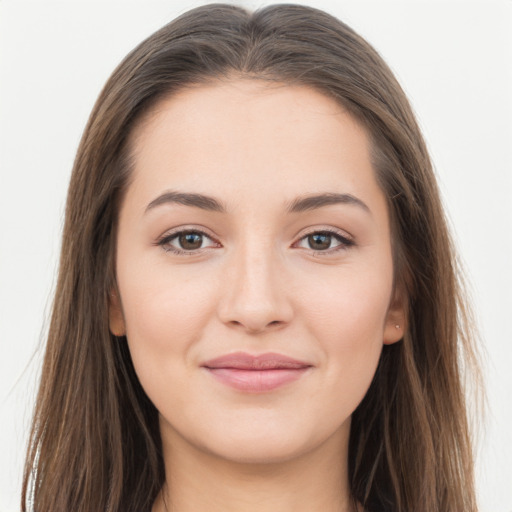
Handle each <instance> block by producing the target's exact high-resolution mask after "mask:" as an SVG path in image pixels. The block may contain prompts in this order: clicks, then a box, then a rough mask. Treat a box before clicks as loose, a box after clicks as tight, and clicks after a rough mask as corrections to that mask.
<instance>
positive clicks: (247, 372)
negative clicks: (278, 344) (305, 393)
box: [201, 352, 312, 393]
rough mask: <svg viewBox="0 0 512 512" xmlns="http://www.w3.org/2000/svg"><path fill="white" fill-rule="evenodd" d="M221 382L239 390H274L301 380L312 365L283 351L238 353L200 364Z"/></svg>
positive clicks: (255, 391) (260, 391)
mask: <svg viewBox="0 0 512 512" xmlns="http://www.w3.org/2000/svg"><path fill="white" fill-rule="evenodd" d="M201 366H202V367H203V368H206V370H207V371H208V372H209V373H210V374H211V375H213V376H214V377H215V378H216V379H218V380H219V381H220V382H222V383H224V384H226V385H228V386H231V387H233V388H235V389H237V390H239V391H246V392H252V393H262V392H265V391H272V390H273V389H276V388H278V387H280V386H283V385H284V384H287V383H289V382H292V381H294V380H297V379H299V378H300V377H302V375H303V374H304V373H305V372H306V371H307V370H308V368H311V367H312V365H311V364H309V363H305V362H304V361H298V360H296V359H292V358H291V357H287V356H284V355H282V354H274V353H267V354H261V355H259V356H252V355H250V354H246V353H244V352H236V353H233V354H228V355H225V356H221V357H217V358H215V359H211V360H210V361H206V362H205V363H203V364H202V365H201Z"/></svg>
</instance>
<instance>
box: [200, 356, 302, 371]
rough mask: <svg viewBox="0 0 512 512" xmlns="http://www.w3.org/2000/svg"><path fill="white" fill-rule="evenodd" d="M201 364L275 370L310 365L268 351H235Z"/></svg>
mask: <svg viewBox="0 0 512 512" xmlns="http://www.w3.org/2000/svg"><path fill="white" fill-rule="evenodd" d="M201 366H203V367H205V368H210V369H215V368H232V369H235V370H277V369H289V370H298V369H301V368H309V367H310V366H312V365H311V364H309V363H306V362H304V361H299V360H298V359H293V358H292V357H288V356H285V355H283V354H276V353H272V352H268V353H266V354H260V355H257V356H253V355H251V354H247V353H245V352H235V353H232V354H226V355H223V356H220V357H216V358H214V359H210V360H209V361H206V362H204V363H203V364H202V365H201Z"/></svg>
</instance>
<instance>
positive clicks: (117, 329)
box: [108, 290, 126, 336]
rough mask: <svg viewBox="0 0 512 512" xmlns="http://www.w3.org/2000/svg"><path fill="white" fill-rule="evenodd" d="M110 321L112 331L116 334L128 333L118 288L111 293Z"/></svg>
mask: <svg viewBox="0 0 512 512" xmlns="http://www.w3.org/2000/svg"><path fill="white" fill-rule="evenodd" d="M108 323H109V328H110V332H111V333H112V334H113V335H114V336H124V335H125V334H126V328H125V323H124V316H123V310H122V308H121V301H120V300H119V292H118V291H117V290H112V291H111V292H110V293H109V304H108Z"/></svg>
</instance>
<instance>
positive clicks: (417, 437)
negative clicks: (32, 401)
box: [22, 4, 477, 512]
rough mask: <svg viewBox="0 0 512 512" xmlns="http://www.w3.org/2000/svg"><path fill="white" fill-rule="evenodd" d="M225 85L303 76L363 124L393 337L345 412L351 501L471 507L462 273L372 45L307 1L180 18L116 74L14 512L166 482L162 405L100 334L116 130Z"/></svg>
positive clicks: (107, 285)
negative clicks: (166, 103) (387, 265)
mask: <svg viewBox="0 0 512 512" xmlns="http://www.w3.org/2000/svg"><path fill="white" fill-rule="evenodd" d="M233 75H236V76H243V77H248V78H257V79H260V80H268V81H275V82H279V83H285V84H295V85H296V84H302V85H305V86H309V87H313V88H315V89H316V90H318V91H320V92H322V93H324V94H326V95H329V96H330V97H333V98H335V99H336V100H337V101H339V102H340V103H341V104H342V105H343V106H344V107H345V108H346V109H348V110H349V112H350V113H352V115H354V116H355V117H356V118H357V119H358V120H359V121H360V122H361V123H362V124H363V125H364V126H365V127H366V129H367V131H368V133H369V135H370V137H371V140H372V157H373V163H374V167H375V172H376V176H377V179H378V181H379V184H380V186H381V187H382V190H383V191H384V193H385V195H386V197H387V200H388V205H389V211H390V216H391V220H392V238H393V251H394V261H395V269H394V272H395V286H396V287H397V289H398V290H400V291H401V293H402V294H403V296H404V297H405V299H406V302H407V305H408V320H407V330H406V334H405V336H404V338H403V340H401V341H400V342H399V343H396V344H394V345H390V346H385V347H384V349H383V352H382V356H381V359H380V362H379V366H378V369H377V372H376V375H375V377H374V380H373V382H372V384H371V387H370V389H369V391H368V393H367V395H366V396H365V398H364V399H363V401H362V403H361V404H360V405H359V407H358V408H357V410H356V411H355V412H354V413H353V418H352V427H351V435H350V445H349V461H348V463H349V478H350V486H351V492H352V496H353V498H354V499H355V500H358V501H359V502H360V503H362V504H363V506H364V507H365V509H366V510H367V511H369V512H377V511H379V512H381V511H383V510H390V511H391V510H392V511H393V512H412V511H414V512H461V511H465V512H474V511H476V509H477V507H476V501H475V493H474V484H473V469H472V463H473V461H472V450H471V442H470V434H469V429H468V424H467V416H466V406H465V395H464V389H463V386H462V381H463V380H462V365H463V364H464V366H465V367H466V368H476V366H475V357H474V344H473V342H472V341H471V340H472V338H471V328H470V326H469V325H468V320H467V315H466V308H465V303H464V300H463V298H462V294H461V291H460V283H459V279H458V275H459V271H458V267H457V263H456V257H455V254H454V250H453V246H452V243H451V241H450V237H449V233H448V230H447V226H446V221H445V217H444V213H443V209H442V206H441V203H440V199H439V192H438V189H437V185H436V181H435V177H434V174H433V171H432V166H431V162H430V159H429V155H428V153H427V150H426V148H425V144H424V142H423V138H422V135H421V133H420V130H419V128H418V125H417V123H416V121H415V118H414V115H413V113H412V110H411V107H410V105H409V103H408V101H407V99H406V97H405V95H404V93H403V91H402V89H401V88H400V86H399V84H398V83H397V81H396V79H395V78H394V76H393V74H392V73H391V71H390V70H389V68H388V67H387V66H386V64H385V63H384V62H383V60H382V59H381V57H380V56H379V55H378V53H377V52H376V51H375V50H374V49H373V48H372V47H371V46H370V45H369V44H368V43H367V42H366V41H365V40H363V39H362V38H361V37H360V36H359V35H357V34H356V33H355V32H354V31H353V30H352V29H350V28H349V27H347V26H346V25H345V24H344V23H342V22H340V21H339V20H337V19H336V18H334V17H332V16H330V15H328V14H326V13H324V12H322V11H320V10H317V9H313V8H309V7H305V6H299V5H274V6H269V7H266V8H263V9H260V10H258V11H256V12H254V13H250V12H247V11H246V10H244V9H242V8H239V7H235V6H231V5H223V4H211V5H207V6H204V7H199V8H197V9H194V10H191V11H189V12H187V13H185V14H184V15H182V16H180V17H179V18H177V19H176V20H174V21H173V22H171V23H170V24H168V25H166V26H165V27H163V28H162V29H161V30H159V31H158V32H156V33H155V34H153V35H152V36H151V37H149V38H148V39H147V40H145V41H144V42H142V43H141V44H140V45H139V46H138V47H137V48H136V49H135V50H133V51H132V52H131V53H130V54H129V55H128V56H127V57H126V58H125V59H124V61H123V62H122V63H121V64H120V65H119V66H118V68H117V69H116V70H115V71H114V73H113V74H112V76H111V77H110V79H109V80H108V82H107V84H106V85H105V87H104V89H103V91H102V93H101V95H100V97H99V98H98V100H97V103H96V105H95V107H94V109H93V112H92V114H91V116H90V119H89V122H88V124H87V127H86V129H85V132H84V134H83V137H82V140H81V143H80V147H79V149H78V153H77V156H76V160H75V164H74V168H73V173H72V177H71V183H70V187H69V195H68V200H67V206H66V220H65V226H64V234H63V243H62V253H61V260H60V270H59V278H58V283H57V289H56V294H55V300H54V304H53V314H52V318H51V324H50V329H49V335H48V342H47V348H46V355H45V360H44V366H43V371H42V377H41V384H40V389H39V394H38V398H37V404H36V409H35V415H34V421H33V427H32V433H31V441H30V445H29V449H28V456H27V461H26V468H25V474H24V481H23V492H22V510H23V511H27V510H34V511H36V512H69V511H73V512H92V511H94V512H99V511H112V512H117V511H119V512H121V511H122V512H126V511H137V512H141V511H145V510H150V509H151V506H152V503H153V501H154V500H155V498H156V496H157V494H158V493H159V491H160V489H161V487H162V485H163V482H164V480H165V473H164V464H163V458H162V450H161V440H160V434H159V427H158V413H157V410H156V409H155V407H154V406H153V404H152V403H151V402H150V401H149V399H148V398H147V396H146V394H145V393H144V391H143V389H142V388H141V386H140V384H139V381H138V379H137V376H136V374H135V372H134V369H133V366H132V362H131V358H130V354H129V351H128V348H127V344H126V340H125V339H124V338H116V337H115V336H113V335H112V334H110V332H109V325H108V307H109V291H110V290H112V289H113V287H114V286H115V261H114V249H115V244H116V222H117V214H118V205H119V203H120V201H121V200H122V195H123V191H124V190H125V189H126V187H127V184H128V182H129V177H130V171H131V159H130V151H129V149H130V148H129V144H128V140H129V135H130V133H131V131H132V129H133V127H134V125H135V123H137V121H138V120H140V119H141V116H142V115H143V114H144V113H145V112H147V111H148V110H149V109H150V108H151V107H152V106H154V104H155V103H156V102H157V101H159V99H161V98H162V97H163V96H168V95H170V94H173V93H174V92H176V91H177V90H179V89H182V88H184V87H187V86H190V85H192V84H197V83H204V82H207V81H212V80H223V79H229V78H230V77H232V76H233Z"/></svg>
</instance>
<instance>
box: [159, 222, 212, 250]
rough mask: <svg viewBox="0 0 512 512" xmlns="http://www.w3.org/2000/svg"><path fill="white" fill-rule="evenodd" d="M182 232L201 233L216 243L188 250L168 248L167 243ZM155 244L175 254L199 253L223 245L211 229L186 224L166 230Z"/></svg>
mask: <svg viewBox="0 0 512 512" xmlns="http://www.w3.org/2000/svg"><path fill="white" fill-rule="evenodd" d="M182 233H197V234H199V235H202V236H204V237H205V238H208V239H209V240H211V241H212V242H214V244H216V245H212V246H210V247H202V248H199V249H194V250H186V249H180V248H178V247H173V248H166V245H168V244H169V243H170V242H171V241H172V240H174V239H175V238H176V237H178V236H179V235H181V234H182ZM153 245H156V246H160V247H162V249H164V250H165V251H166V252H171V253H175V254H199V253H201V252H203V251H205V250H209V249H211V248H213V247H219V246H221V244H220V242H219V241H218V240H216V238H215V237H214V236H213V235H211V234H210V233H209V230H207V229H206V228H203V227H202V226H201V227H198V226H197V225H196V226H193V225H185V226H177V227H176V228H173V229H170V230H168V231H165V232H164V233H163V234H162V235H160V236H159V237H158V238H157V239H156V240H155V242H154V243H153Z"/></svg>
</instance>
